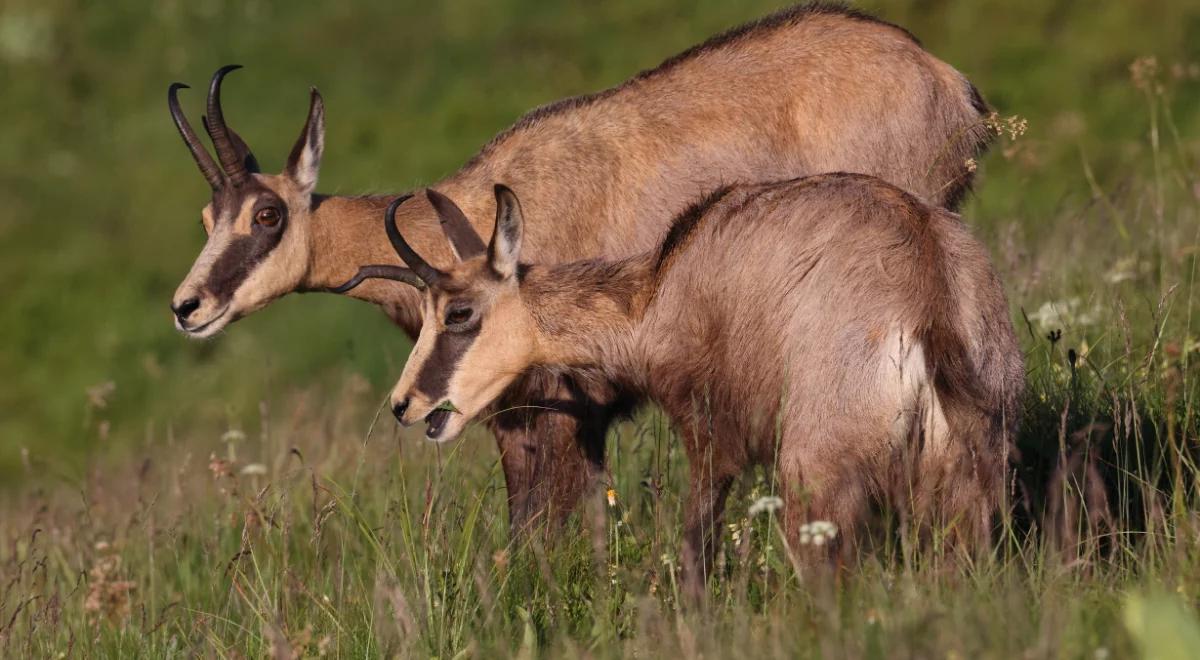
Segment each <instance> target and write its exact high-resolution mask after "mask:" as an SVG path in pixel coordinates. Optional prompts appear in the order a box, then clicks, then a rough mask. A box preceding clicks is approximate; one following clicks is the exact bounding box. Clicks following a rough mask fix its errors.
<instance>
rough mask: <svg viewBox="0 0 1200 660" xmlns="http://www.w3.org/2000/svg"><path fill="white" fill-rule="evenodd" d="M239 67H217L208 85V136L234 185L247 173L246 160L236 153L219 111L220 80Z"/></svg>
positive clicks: (232, 65)
mask: <svg viewBox="0 0 1200 660" xmlns="http://www.w3.org/2000/svg"><path fill="white" fill-rule="evenodd" d="M240 68H242V65H240V64H227V65H225V66H223V67H221V68H220V69H217V72H216V73H214V74H213V77H212V82H211V83H210V84H209V86H208V130H209V136H210V137H212V141H213V147H214V148H215V149H216V150H217V160H218V161H220V163H221V167H222V168H224V169H225V174H226V176H228V177H229V181H230V182H232V183H233V185H235V186H238V185H241V184H243V183H245V181H246V179H247V178H248V177H249V174H248V172H247V170H246V161H245V160H244V158H243V157H242V156H240V155H239V154H238V148H237V145H235V144H234V141H233V138H231V137H230V136H229V128H228V127H227V126H226V125H225V115H224V113H222V112H221V81H222V80H223V79H224V78H225V75H226V74H228V73H229V72H230V71H236V70H238V69H240ZM239 141H240V140H239Z"/></svg>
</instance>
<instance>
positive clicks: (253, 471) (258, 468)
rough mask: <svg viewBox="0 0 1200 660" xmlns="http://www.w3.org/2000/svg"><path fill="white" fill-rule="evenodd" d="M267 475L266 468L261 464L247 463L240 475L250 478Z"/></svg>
mask: <svg viewBox="0 0 1200 660" xmlns="http://www.w3.org/2000/svg"><path fill="white" fill-rule="evenodd" d="M266 473H267V466H265V465H263V464H262V463H248V464H247V465H246V467H244V468H242V474H244V475H250V476H260V475H264V474H266Z"/></svg>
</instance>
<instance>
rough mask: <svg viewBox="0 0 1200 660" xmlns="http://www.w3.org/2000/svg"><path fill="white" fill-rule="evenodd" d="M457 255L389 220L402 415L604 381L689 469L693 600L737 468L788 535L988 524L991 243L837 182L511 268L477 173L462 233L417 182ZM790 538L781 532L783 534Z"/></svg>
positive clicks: (1013, 388)
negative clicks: (648, 414) (435, 249)
mask: <svg viewBox="0 0 1200 660" xmlns="http://www.w3.org/2000/svg"><path fill="white" fill-rule="evenodd" d="M428 194H429V197H430V198H431V199H432V200H434V202H435V204H434V206H435V207H436V208H438V209H439V210H443V214H442V217H441V221H442V226H443V227H444V228H445V229H446V232H445V233H446V237H447V238H448V239H449V243H450V244H451V245H452V251H453V252H454V253H455V254H456V255H457V256H458V259H459V261H458V262H457V263H455V264H454V265H452V266H450V267H448V268H446V269H439V268H436V267H434V266H432V265H430V264H429V263H428V262H427V261H425V260H424V259H423V258H422V257H421V256H420V255H419V254H418V253H417V252H416V251H415V250H414V249H413V247H412V246H411V245H409V243H408V242H407V241H406V240H405V238H404V235H403V234H402V232H401V231H399V230H398V229H397V227H396V225H395V223H394V222H392V220H393V217H392V216H393V215H394V214H395V211H396V209H397V207H398V206H399V207H401V208H402V203H404V201H405V200H403V199H401V200H397V201H395V202H393V203H392V205H391V206H390V207H389V208H388V211H387V219H386V222H385V224H386V229H387V234H388V236H389V238H390V240H391V242H392V243H393V245H394V246H395V249H396V251H397V253H398V254H399V256H400V258H401V260H403V261H404V262H405V263H406V264H408V266H409V267H410V272H407V273H405V274H404V277H403V278H402V279H403V281H406V282H408V283H410V284H413V285H414V286H416V287H417V288H419V289H421V290H423V291H424V293H423V302H422V310H423V311H422V313H423V317H424V322H423V323H422V326H421V333H420V336H419V338H418V339H417V343H416V346H415V347H414V349H413V351H412V353H411V355H410V357H409V359H408V363H407V364H406V365H405V367H404V373H403V375H402V376H401V377H400V380H399V382H398V383H397V384H396V387H395V388H394V390H393V391H392V404H393V406H394V410H395V411H396V414H397V417H398V419H399V420H400V422H401V423H402V424H413V423H415V422H418V421H421V420H424V421H425V423H426V424H427V431H426V434H427V435H428V436H429V437H431V438H433V439H435V440H440V441H445V440H449V439H451V438H453V437H455V436H456V435H457V434H458V433H459V432H460V431H461V430H462V429H463V427H464V425H465V424H466V423H467V422H468V421H469V420H471V419H472V418H473V417H475V416H476V415H478V414H479V413H480V412H481V411H483V410H485V409H487V408H488V407H489V406H491V405H492V403H493V402H494V401H495V400H496V399H497V398H498V397H500V396H501V394H502V393H503V392H504V391H505V390H506V389H507V388H508V387H509V386H510V384H511V383H512V382H514V381H515V380H517V379H519V378H520V377H521V376H522V374H524V373H527V372H528V371H529V370H530V369H538V368H541V369H550V370H554V371H555V372H556V373H560V374H565V375H569V376H571V377H572V378H573V379H575V380H577V381H579V382H589V381H591V380H599V381H601V382H605V383H615V384H617V385H618V386H619V387H620V388H622V389H624V390H627V391H629V392H632V393H634V394H635V395H636V396H641V397H645V398H648V399H649V400H651V401H653V402H654V403H657V404H658V405H660V406H661V407H662V408H663V409H664V410H665V411H666V412H667V414H668V415H669V416H670V418H671V420H672V421H673V423H674V425H675V427H676V428H677V430H678V432H679V433H680V436H681V439H682V442H683V445H684V447H685V449H686V453H687V457H688V461H689V465H690V472H691V477H690V495H689V498H688V504H687V507H686V510H685V511H686V512H685V525H686V528H685V530H684V539H685V540H684V544H685V547H684V552H683V558H684V562H683V567H684V570H685V573H686V575H688V576H690V577H688V585H689V590H690V591H692V592H693V593H697V592H698V590H699V588H700V587H699V585H701V584H702V583H703V580H702V576H705V575H707V572H708V570H709V569H710V566H711V559H712V557H713V553H714V551H715V547H716V541H717V538H718V533H719V530H720V529H721V523H720V521H721V512H722V509H723V507H724V501H725V497H726V494H727V493H728V492H729V489H730V486H731V485H732V484H733V482H734V479H735V478H736V477H737V476H738V475H739V474H741V473H742V472H744V471H745V470H746V469H747V468H748V467H750V466H752V465H756V464H757V465H765V466H769V468H770V469H773V470H774V471H775V472H776V475H777V482H778V483H779V484H780V485H781V490H782V492H781V495H782V497H783V499H784V507H783V519H784V521H785V528H786V530H787V532H788V533H789V534H790V535H791V536H792V539H793V540H796V539H797V530H798V529H799V527H800V525H801V524H802V523H803V522H806V521H817V520H823V521H831V522H833V523H834V524H835V525H836V526H837V527H838V528H839V529H840V530H842V533H841V537H840V540H841V542H842V546H841V547H843V548H847V549H849V548H853V547H855V543H854V541H855V538H856V535H857V533H858V532H859V530H860V529H861V527H862V525H863V522H864V517H865V514H866V513H867V512H868V510H869V509H870V507H871V505H872V504H884V505H889V506H894V507H897V510H899V511H900V512H907V514H908V515H910V516H911V517H910V518H909V520H910V521H912V522H914V523H915V524H916V525H917V528H918V529H923V530H929V529H931V528H933V527H931V526H934V525H936V526H938V527H939V528H941V529H944V530H946V531H947V532H948V534H949V536H950V537H951V538H955V539H960V540H962V541H963V542H964V544H965V545H966V546H967V547H980V545H981V543H982V542H983V541H984V540H986V539H987V537H988V532H989V530H990V528H991V527H990V525H991V522H992V517H993V514H994V512H995V510H996V506H997V503H998V501H999V498H1000V494H1001V492H1002V489H1003V484H1004V475H1005V472H1006V466H1007V460H1006V450H1007V447H1008V442H1009V440H1010V437H1011V435H1012V433H1013V430H1014V429H1015V428H1016V425H1017V422H1018V420H1017V417H1018V414H1019V409H1018V404H1019V401H1020V397H1021V394H1022V391H1023V387H1024V370H1023V365H1022V354H1021V351H1020V348H1019V347H1018V345H1017V342H1016V338H1015V336H1014V334H1013V329H1012V324H1011V322H1010V320H1009V315H1008V304H1007V301H1006V298H1005V295H1004V290H1003V288H1002V286H1001V284H1000V281H999V280H998V279H997V277H996V274H995V272H994V270H993V268H992V266H991V263H990V261H989V258H988V255H987V250H986V249H985V247H984V246H983V245H981V244H980V243H979V242H978V241H977V240H975V239H974V238H973V237H972V236H971V234H970V232H969V231H968V230H967V229H966V227H965V226H964V224H963V223H962V221H961V220H960V218H959V217H958V216H957V215H955V214H953V213H951V212H949V211H946V210H944V209H937V208H934V207H930V206H928V205H925V204H923V203H921V202H920V201H918V200H917V199H915V198H914V197H913V196H912V195H910V194H908V193H906V192H904V191H902V190H900V189H899V188H896V187H895V186H892V185H890V184H888V183H885V182H883V181H881V180H879V179H875V178H871V177H866V176H862V175H853V174H831V175H818V176H813V177H808V178H802V179H796V180H790V181H784V182H780V183H770V184H762V185H750V186H740V187H730V188H723V189H721V190H718V191H717V192H715V193H713V194H712V195H710V196H709V197H707V198H706V199H705V200H703V201H702V202H700V203H698V204H697V205H695V206H693V207H692V208H691V209H690V210H688V211H687V212H686V213H684V214H682V215H681V216H680V217H679V218H677V219H676V220H675V222H674V225H673V226H672V229H671V231H670V233H669V234H668V235H667V237H666V239H665V240H664V241H663V242H662V244H661V245H660V246H659V247H657V248H655V249H651V250H647V251H644V252H642V253H639V254H638V255H635V256H632V257H626V258H623V259H616V260H611V259H593V260H586V261H575V262H570V263H565V264H558V265H541V264H533V265H527V264H524V263H521V261H520V256H521V252H522V242H523V235H524V227H525V222H524V220H523V219H522V218H523V216H522V211H521V205H520V203H519V202H518V200H517V197H516V195H515V194H514V193H513V192H512V191H511V190H510V189H508V188H506V187H504V186H496V188H495V196H496V206H497V211H496V216H495V229H494V231H493V233H492V238H491V241H490V243H489V244H488V245H487V246H486V248H485V247H484V243H483V242H482V240H481V239H480V238H479V237H478V236H475V235H474V234H473V231H474V230H473V229H472V227H471V225H470V223H468V222H467V221H466V219H465V217H464V216H463V214H462V213H461V212H459V211H457V210H455V209H454V205H453V202H452V201H450V200H448V199H446V198H444V197H442V196H440V195H439V194H438V193H436V192H433V191H430V192H429V193H428ZM791 547H792V548H799V547H800V546H799V544H798V543H793V544H791Z"/></svg>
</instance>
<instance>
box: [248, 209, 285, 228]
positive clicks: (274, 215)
mask: <svg viewBox="0 0 1200 660" xmlns="http://www.w3.org/2000/svg"><path fill="white" fill-rule="evenodd" d="M279 217H280V216H279V209H277V208H275V207H273V206H268V207H266V208H264V209H259V210H258V213H255V214H254V221H255V222H257V223H258V224H260V225H262V226H264V227H274V226H275V225H277V224H279Z"/></svg>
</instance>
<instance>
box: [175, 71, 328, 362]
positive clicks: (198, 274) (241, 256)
mask: <svg viewBox="0 0 1200 660" xmlns="http://www.w3.org/2000/svg"><path fill="white" fill-rule="evenodd" d="M238 68H240V67H238V66H237V65H230V66H224V67H221V68H220V69H219V70H218V71H217V72H216V73H215V74H214V75H213V78H212V83H211V84H210V85H209V88H208V114H207V116H205V117H204V118H203V124H204V128H205V130H206V131H207V132H208V135H209V137H210V138H211V139H212V143H213V147H214V148H215V149H216V153H217V159H216V160H214V159H213V157H212V156H211V155H209V153H208V151H207V150H206V149H205V148H204V145H203V144H201V143H200V139H199V138H198V137H197V135H196V132H195V131H194V130H192V127H191V125H190V124H189V123H188V120H187V118H186V117H185V116H184V114H183V111H182V110H181V109H180V107H179V100H178V98H177V97H176V94H177V92H178V91H179V90H180V89H186V88H187V85H184V84H182V83H174V84H172V85H171V87H170V89H168V90H167V106H168V107H169V108H170V110H171V118H172V119H174V120H175V126H176V127H177V128H178V129H179V134H180V135H181V136H183V142H184V144H186V145H187V147H188V150H189V151H191V153H192V157H193V158H195V159H196V164H197V165H199V166H200V173H201V174H203V175H204V179H205V181H207V182H208V185H209V186H211V187H212V191H213V193H212V201H211V202H209V203H208V205H206V206H205V207H204V209H203V211H201V218H202V220H203V223H204V230H205V231H206V232H207V233H208V242H207V243H206V244H205V246H204V249H203V250H202V251H201V252H200V256H199V257H197V258H196V262H195V263H194V264H193V265H192V269H191V272H189V273H188V275H187V277H186V278H185V279H184V280H183V283H182V284H180V285H179V288H178V289H176V291H175V296H174V298H173V299H172V301H171V311H172V312H174V314H175V326H176V327H177V328H178V329H179V330H180V331H182V332H184V333H186V334H187V335H189V336H192V337H197V338H203V337H210V336H212V335H214V334H216V333H217V332H219V331H220V330H221V329H222V328H224V327H225V326H226V325H228V324H229V323H230V322H231V321H233V320H235V319H237V318H239V317H241V316H244V315H246V314H248V313H250V312H252V311H254V310H256V309H259V308H261V307H263V306H264V305H266V304H267V303H269V302H271V301H272V300H274V299H275V298H277V297H279V296H281V295H283V294H285V293H287V292H288V291H292V290H294V289H296V288H297V286H298V285H299V284H300V282H301V279H302V278H303V277H304V273H305V269H306V268H307V265H308V262H309V251H310V247H309V245H310V242H309V236H308V234H309V227H308V225H309V222H308V221H309V216H310V214H311V212H312V209H313V207H314V197H313V194H312V193H313V187H314V186H316V183H317V171H318V169H319V167H320V164H321V151H322V149H323V148H324V144H325V106H324V104H323V103H322V101H321V95H320V94H319V93H318V92H317V90H316V88H313V89H312V96H311V101H310V104H309V108H308V120H307V121H306V122H305V125H304V131H303V132H302V133H301V134H300V138H299V139H298V140H296V146H295V147H293V148H292V153H291V155H290V156H289V157H288V160H287V165H286V166H285V167H284V170H283V172H282V173H280V174H278V175H269V174H262V173H260V172H259V168H258V161H257V160H256V159H255V158H254V154H252V153H251V152H250V148H249V147H247V146H246V143H245V142H244V141H242V138H241V137H239V136H238V134H237V133H235V132H234V131H233V129H231V128H229V126H227V125H226V124H225V116H224V113H222V111H221V81H222V79H224V77H225V75H226V74H228V73H229V72H230V71H233V70H235V69H238Z"/></svg>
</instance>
